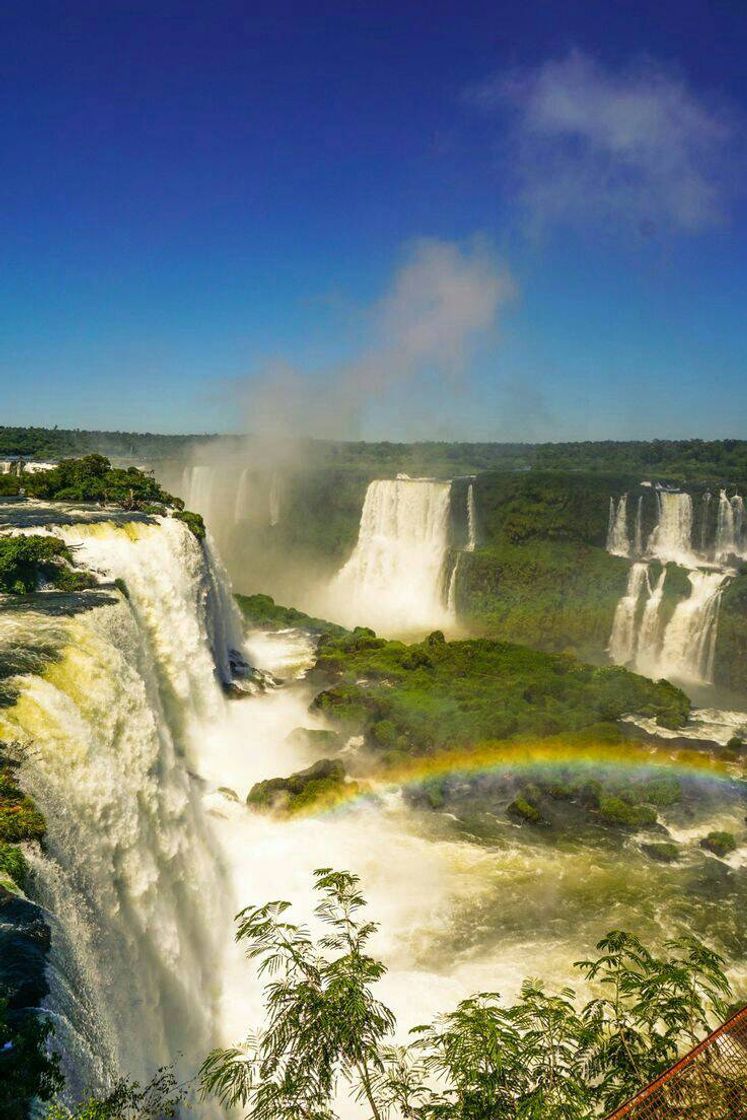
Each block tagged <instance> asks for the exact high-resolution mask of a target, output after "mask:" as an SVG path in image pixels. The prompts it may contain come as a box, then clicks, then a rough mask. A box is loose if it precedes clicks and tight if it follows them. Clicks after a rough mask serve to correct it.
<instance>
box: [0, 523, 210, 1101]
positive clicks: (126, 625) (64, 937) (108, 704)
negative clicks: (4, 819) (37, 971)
mask: <svg viewBox="0 0 747 1120" xmlns="http://www.w3.org/2000/svg"><path fill="white" fill-rule="evenodd" d="M167 524H168V528H167V527H166V525H164V526H163V527H149V526H142V525H139V526H128V527H127V529H118V528H115V527H114V526H110V525H102V526H95V527H94V526H92V527H80V530H79V531H76V530H70V531H66V532H67V534H68V536H69V537H70V538H73V537H76V538H78V539H79V541H80V543H81V548H85V549H86V550H87V551H88V554H89V557H91V558H93V557H96V559H97V561H98V565H99V567H100V568H103V567H104V566H106V565H107V564H108V563H109V561H110V560H111V561H112V564H111V568H110V569H109V570H110V572H111V574H118V575H121V574H122V573H123V572H124V571H127V572H128V575H129V576H130V579H131V585H130V600H129V601H127V600H125V599H123V598H121V597H120V598H119V600H118V601H117V602H115V603H112V604H110V605H107V606H101V607H97V608H95V609H93V610H90V611H86V612H83V613H80V614H77V615H76V616H74V617H73V618H70V619H65V620H64V624H60V623H58V625H63V633H62V634H61V640H62V643H63V644H62V651H61V652H62V655H61V659H60V660H59V661H58V662H56V663H53V664H52V665H51V666H50V668H49V669H48V670H47V671H46V673H45V674H44V676H43V677H38V676H30V677H28V678H25V679H24V680H23V681H22V682H21V685H22V691H21V694H20V696H19V699H18V701H17V702H16V704H15V705H14V706H13V707H11V708H9V709H6V710H4V711H3V712H2V718H1V719H0V735H2V736H4V737H8V738H13V739H16V740H17V741H19V742H20V743H22V744H27V745H28V748H29V752H30V754H29V760H28V763H27V765H26V766H25V767H24V773H23V778H24V784H25V785H26V787H27V788H28V789H29V791H30V792H31V794H32V795H33V796H34V797H35V798H36V800H37V801H38V803H39V805H40V807H41V808H42V811H43V812H44V814H45V817H46V819H47V822H48V840H47V854H46V855H45V856H44V857H43V858H37V860H36V865H35V866H36V871H37V876H36V883H37V892H38V897H39V898H40V901H41V902H42V904H43V905H44V906H46V907H47V909H48V910H49V912H50V918H51V925H52V932H53V939H52V953H51V959H50V965H51V968H50V972H51V976H50V982H51V995H50V1000H51V1007H52V1010H53V1011H54V1013H55V1020H56V1026H57V1030H58V1032H59V1035H60V1041H61V1043H62V1049H63V1051H64V1053H65V1055H66V1065H67V1069H66V1072H67V1074H68V1076H69V1078H70V1084H71V1088H73V1089H76V1088H79V1087H81V1086H82V1085H83V1083H93V1084H94V1085H101V1086H103V1085H107V1084H110V1083H111V1081H112V1079H114V1078H115V1077H116V1076H117V1075H118V1073H120V1072H122V1071H124V1072H126V1073H128V1074H130V1075H132V1076H134V1077H136V1078H145V1077H150V1076H151V1075H152V1073H153V1070H154V1068H155V1067H157V1066H158V1065H160V1064H164V1063H168V1062H171V1061H176V1060H177V1059H178V1057H179V1055H182V1056H183V1066H182V1067H181V1069H182V1072H186V1071H189V1073H190V1074H191V1073H193V1072H194V1068H195V1063H196V1062H198V1061H199V1059H200V1056H201V1055H203V1054H204V1052H205V1046H206V1045H209V1044H210V1043H211V1041H213V1040H214V1038H215V1031H216V1015H217V1007H218V998H219V992H220V982H219V978H220V969H219V962H220V959H221V957H222V954H223V946H222V935H219V934H218V933H217V931H218V930H219V929H220V926H219V925H216V922H215V919H216V915H217V914H221V915H222V914H223V913H224V908H225V917H226V918H228V911H229V910H230V908H231V904H232V900H231V899H230V891H229V883H228V880H227V879H226V878H225V876H224V874H223V871H222V868H221V864H220V861H218V860H216V858H215V855H214V852H213V845H212V843H211V842H210V837H209V830H208V828H207V825H206V821H205V818H204V814H203V811H202V808H201V805H200V796H199V789H198V788H197V787H196V786H195V784H194V782H193V781H192V780H191V779H190V777H189V770H190V768H191V767H192V765H194V763H195V758H196V755H195V752H194V746H195V743H194V741H193V734H192V733H193V732H194V731H195V724H196V721H197V719H198V717H199V718H200V719H202V718H205V719H207V718H215V717H217V716H219V715H220V712H221V709H222V707H223V706H224V705H225V701H224V699H223V695H222V692H221V689H220V686H219V684H218V682H217V679H216V676H215V674H214V672H213V665H212V661H211V658H210V650H209V645H210V638H209V635H208V632H207V629H206V628H205V627H204V624H203V621H202V620H204V618H205V614H204V609H203V608H204V606H205V602H204V599H203V594H204V583H203V580H202V579H201V578H196V577H198V576H199V575H200V574H201V573H200V563H199V556H200V550H199V548H198V546H197V544H196V542H195V541H194V539H193V538H192V537H191V536H190V534H189V533H188V531H187V530H186V529H185V527H184V526H181V525H179V524H178V523H177V522H174V523H167ZM94 530H95V532H94ZM89 532H90V535H89ZM141 534H142V535H141ZM97 545H98V547H97ZM140 546H142V547H140ZM174 546H176V547H174ZM131 553H132V554H135V555H136V556H142V558H143V560H144V561H145V556H146V555H147V556H150V558H151V562H150V563H148V562H147V561H145V563H144V566H145V567H146V568H150V575H151V577H153V576H155V575H156V574H158V572H159V565H158V564H157V563H155V558H156V557H158V558H159V559H160V560H161V561H162V562H163V563H165V564H167V565H168V572H162V573H160V574H161V579H160V581H159V582H158V583H156V584H154V587H153V589H152V591H151V592H150V593H149V594H148V595H147V596H142V595H141V594H139V592H140V589H141V585H140V583H139V581H137V580H136V579H135V578H134V577H135V569H136V568H137V564H136V563H133V564H132V565H130V564H126V563H120V564H116V568H115V562H116V559H117V557H119V558H122V557H127V556H128V555H129V554H131ZM185 561H187V563H186V564H185ZM190 561H193V562H190ZM159 610H160V612H161V614H160V617H159V616H158V612H159ZM24 618H25V619H26V622H27V624H28V625H29V626H30V627H32V628H33V627H34V626H35V620H34V617H33V616H28V615H26V616H24ZM44 624H45V623H44V622H43V621H40V622H39V624H38V625H39V626H43V625H44ZM207 1114H208V1113H206V1115H207Z"/></svg>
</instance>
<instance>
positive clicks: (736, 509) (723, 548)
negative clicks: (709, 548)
mask: <svg viewBox="0 0 747 1120" xmlns="http://www.w3.org/2000/svg"><path fill="white" fill-rule="evenodd" d="M732 556H738V557H740V558H742V559H745V558H747V549H746V542H745V540H744V499H743V498H742V497H741V495H739V494H735V495H734V496H733V497H732V498H729V497H728V496H727V493H726V491H725V490H722V491H721V493H720V494H719V500H718V515H717V521H716V545H715V549H714V559H715V560H716V563H721V564H725V563H727V562H728V561H729V559H730V557H732Z"/></svg>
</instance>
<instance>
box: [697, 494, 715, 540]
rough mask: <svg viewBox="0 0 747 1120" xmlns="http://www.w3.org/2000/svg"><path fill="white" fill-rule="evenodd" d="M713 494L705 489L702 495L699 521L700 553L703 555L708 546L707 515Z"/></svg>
mask: <svg viewBox="0 0 747 1120" xmlns="http://www.w3.org/2000/svg"><path fill="white" fill-rule="evenodd" d="M712 497H713V495H712V494H711V493H710V491H708V490H706V492H705V494H704V495H703V502H702V510H701V514H700V516H701V523H700V554H701V556H705V554H706V549H707V547H708V517H709V514H710V512H711V498H712Z"/></svg>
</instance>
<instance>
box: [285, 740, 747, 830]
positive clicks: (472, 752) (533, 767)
mask: <svg viewBox="0 0 747 1120" xmlns="http://www.w3.org/2000/svg"><path fill="white" fill-rule="evenodd" d="M568 770H572V771H574V773H575V775H576V776H578V774H579V772H583V771H587V772H588V774H589V776H590V777H591V776H592V774H600V773H603V774H605V775H607V776H609V775H612V774H619V775H620V776H623V775H624V776H626V777H630V778H632V777H636V776H638V777H643V776H655V775H656V774H659V775H661V774H665V773H666V774H669V775H671V776H672V777H677V778H681V779H691V780H692V779H695V780H698V781H700V782H708V783H717V784H727V783H732V784H733V783H736V782H739V781H740V779H741V780H743V779H744V778H745V776H746V773H747V772H746V771H745V769H744V767H743V766H740V765H739V764H738V763H736V762H734V761H731V760H729V759H724V758H718V757H715V756H714V755H712V754H710V753H708V752H706V751H703V750H694V749H691V748H682V749H675V750H673V749H672V748H671V747H670V748H667V747H664V746H658V745H652V744H648V743H646V744H644V743H639V742H635V741H622V742H589V741H583V742H579V741H574V739H573V737H570V738H569V739H561V738H552V739H545V740H541V741H538V742H516V741H515V742H509V743H506V742H488V743H481V744H479V745H477V746H474V747H469V748H458V749H455V750H449V751H441V752H439V753H438V754H435V755H429V756H427V757H420V758H412V759H407V760H406V761H403V762H402V763H398V764H396V765H394V766H390V767H387V768H385V769H384V768H382V769H380V770H377V771H375V772H374V773H372V774H370V775H368V776H367V777H366V778H364V779H359V780H354V781H350V782H349V783H347V785H345V786H343V787H341V788H339V789H338V790H336V791H332V790H330V791H328V792H327V793H325V794H323V795H322V796H321V797H320V798H319V799H318V800H316V801H314V802H313V803H312V804H311V805H309V806H308V808H305V809H304V810H303V812H304V813H305V814H312V815H319V814H320V813H329V812H334V811H335V810H337V809H339V808H340V807H341V806H344V805H347V804H350V803H351V802H355V801H364V800H370V799H372V798H376V797H377V796H380V795H382V794H385V793H386V792H387V791H391V790H394V789H401V788H403V787H404V788H408V787H416V786H418V785H422V784H423V783H427V782H432V781H434V780H438V779H441V778H457V779H458V778H469V777H477V776H480V775H483V774H485V775H500V774H505V775H507V776H508V775H509V774H512V773H518V772H522V771H541V772H543V773H544V774H552V773H558V774H560V773H561V772H563V771H568Z"/></svg>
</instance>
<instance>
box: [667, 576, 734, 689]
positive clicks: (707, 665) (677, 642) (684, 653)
mask: <svg viewBox="0 0 747 1120" xmlns="http://www.w3.org/2000/svg"><path fill="white" fill-rule="evenodd" d="M689 578H690V584H691V586H692V590H691V592H690V595H689V597H688V598H687V599H683V600H682V601H681V602H680V603H678V604H677V607H676V608H675V611H674V614H673V615H672V620H671V622H670V623H669V625H668V626H667V629H666V632H665V634H664V640H663V644H662V650H661V656H660V658H659V663H658V668H659V672H660V674H661V675H662V676H664V677H673V678H674V679H675V680H681V681H690V682H693V683H696V684H710V683H711V681H712V678H713V660H714V654H715V651H716V637H717V628H718V609H719V605H720V601H721V594H722V590H723V586H724V583H725V582H726V580H727V579H728V576H725V575H724V574H723V573H722V572H702V571H694V572H690V577H689Z"/></svg>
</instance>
